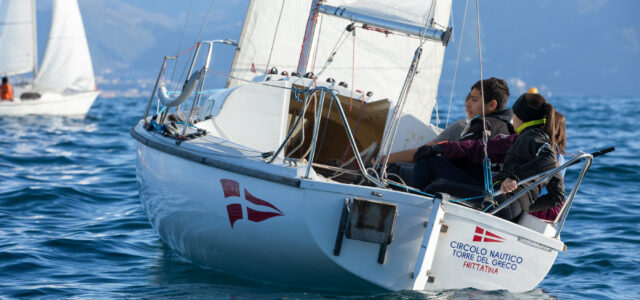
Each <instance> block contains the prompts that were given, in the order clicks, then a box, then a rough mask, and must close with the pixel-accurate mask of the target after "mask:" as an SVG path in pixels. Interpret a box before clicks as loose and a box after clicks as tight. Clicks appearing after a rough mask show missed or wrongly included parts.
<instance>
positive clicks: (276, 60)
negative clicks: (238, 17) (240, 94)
mask: <svg viewBox="0 0 640 300" xmlns="http://www.w3.org/2000/svg"><path fill="white" fill-rule="evenodd" d="M283 2H284V5H283ZM310 5H311V1H310V0H302V1H301V0H280V1H264V0H252V1H251V3H250V4H249V8H248V10H247V16H246V18H245V22H244V28H243V30H242V35H241V36H240V39H239V40H238V52H237V53H236V57H235V60H234V63H233V66H232V67H231V74H230V75H231V78H232V79H230V80H229V86H236V85H238V84H242V83H243V81H241V80H236V79H233V78H234V77H235V78H240V79H245V80H251V79H252V78H253V77H255V76H256V75H259V74H264V73H266V71H267V68H268V67H269V68H270V67H273V66H275V67H277V68H278V69H279V70H280V71H287V72H289V73H291V72H294V71H295V70H296V68H297V66H298V59H299V57H300V47H301V45H302V40H303V37H304V31H305V24H306V22H307V17H308V16H309V10H310ZM281 12H282V15H281ZM278 20H280V22H278ZM276 31H277V32H276ZM267 63H268V64H269V66H267Z"/></svg>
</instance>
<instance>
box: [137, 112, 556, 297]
mask: <svg viewBox="0 0 640 300" xmlns="http://www.w3.org/2000/svg"><path fill="white" fill-rule="evenodd" d="M132 135H133V136H134V137H135V138H136V139H137V140H138V141H139V143H138V149H137V170H136V173H137V177H138V184H139V190H140V198H141V202H142V206H143V208H144V210H145V212H146V213H147V215H148V217H149V220H150V223H151V225H152V226H153V227H154V228H155V229H156V230H157V231H158V233H159V235H160V237H161V238H162V240H163V241H164V242H165V243H166V244H167V245H168V246H169V247H171V248H172V249H174V250H176V251H177V252H179V253H180V254H181V255H183V256H184V257H185V258H187V259H189V260H191V261H194V262H196V263H198V264H201V265H205V266H208V267H211V268H214V269H217V270H220V271H223V272H225V273H230V274H233V275H236V276H241V277H246V278H251V279H254V280H258V281H265V282H273V283H277V284H284V285H291V286H300V287H305V288H311V289H329V290H355V291H372V290H376V289H384V290H394V291H395V290H408V289H418V290H441V289H458V288H468V287H471V288H477V289H483V290H499V289H505V290H509V291H512V292H522V291H527V290H531V289H533V288H534V287H535V286H536V285H537V284H538V283H539V282H540V281H542V279H543V278H544V277H545V275H546V274H547V273H548V271H549V269H550V268H551V266H552V265H553V262H554V261H555V258H556V256H557V253H558V251H563V247H564V244H563V243H562V242H561V241H559V240H558V239H554V238H553V235H554V234H555V232H554V231H553V230H552V228H551V227H550V226H549V225H547V224H545V223H544V222H542V221H540V220H537V219H535V218H523V221H521V222H526V224H525V226H526V227H525V226H521V225H518V224H514V223H511V222H508V221H505V220H502V219H499V218H496V217H494V216H492V215H489V214H486V213H482V212H480V211H476V210H472V209H470V208H467V207H464V206H460V205H457V204H452V203H443V204H442V206H438V207H434V208H432V206H433V203H434V201H433V199H431V198H428V197H422V196H419V195H414V194H408V193H402V192H397V191H391V190H385V189H378V188H374V187H366V186H356V185H349V184H341V183H336V182H327V181H326V180H324V179H318V177H317V176H316V175H315V174H311V175H312V176H310V177H311V178H315V179H303V178H302V177H303V176H302V174H304V169H305V167H306V166H289V165H284V164H277V163H274V164H267V163H265V162H264V161H263V160H262V159H256V158H254V159H248V158H246V157H245V158H234V157H231V156H233V155H232V154H236V156H237V154H238V151H239V150H238V148H237V147H236V148H226V147H224V146H220V145H221V144H216V143H211V142H209V143H206V142H198V141H199V140H198V139H196V140H193V141H190V142H186V143H183V144H182V145H181V146H179V147H177V146H175V140H173V139H169V138H165V137H162V136H161V135H160V134H157V133H152V132H149V131H147V130H145V129H144V128H143V127H142V125H141V123H140V124H138V125H137V126H136V127H134V128H133V129H132ZM247 170H252V171H247ZM203 179H204V180H203ZM225 185H226V188H225V187H224V186H225ZM225 193H226V194H225ZM248 194H249V196H247V195H248ZM354 197H357V198H363V199H369V200H374V201H379V202H384V203H390V204H394V205H397V219H396V222H395V227H394V231H393V240H392V242H391V243H390V244H389V245H388V247H387V252H386V260H385V262H384V264H380V263H378V261H377V258H378V254H379V250H380V245H379V244H375V243H370V242H364V241H359V240H353V239H348V238H346V237H345V238H344V239H343V242H342V247H341V251H340V254H339V255H338V256H335V255H334V254H333V253H334V252H333V251H334V247H335V245H336V236H337V233H338V228H339V224H340V218H341V212H342V210H343V206H344V202H345V198H354ZM255 198H258V199H260V200H262V201H255ZM250 199H254V201H249V200H250ZM266 203H268V204H266ZM432 209H437V210H438V211H439V212H441V215H440V217H441V219H442V221H438V222H434V223H437V227H436V230H435V231H434V232H435V234H434V236H435V238H434V239H433V240H432V243H430V244H429V245H426V246H427V247H426V249H427V256H426V259H425V260H424V262H426V266H427V267H428V268H427V270H426V271H425V272H420V274H422V273H424V275H426V276H427V277H425V278H428V280H427V281H423V282H422V283H421V282H417V281H416V280H415V278H414V276H413V273H414V269H416V265H417V264H418V265H421V264H422V263H423V260H422V259H419V257H420V256H419V253H420V249H421V244H423V240H424V243H425V244H426V242H427V241H428V230H427V229H428V228H426V226H425V222H427V221H428V220H429V218H430V215H431V214H430V213H431V211H432ZM250 211H252V212H250ZM252 213H253V215H252ZM441 225H443V227H445V228H446V229H443V228H440V226H441ZM444 225H446V226H444ZM527 227H528V228H527ZM534 229H535V230H534ZM494 235H495V236H498V237H497V238H496V237H493V236H494ZM429 251H432V252H433V255H431V256H429ZM434 251H435V252H434ZM423 271H424V270H423ZM427 271H428V273H427ZM423 277H424V276H423ZM425 278H423V279H425ZM425 280H426V279H425ZM416 282H417V283H416ZM416 286H417V287H416Z"/></svg>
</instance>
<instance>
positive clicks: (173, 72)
mask: <svg viewBox="0 0 640 300" xmlns="http://www.w3.org/2000/svg"><path fill="white" fill-rule="evenodd" d="M193 1H194V0H191V4H190V5H189V11H188V12H187V19H186V20H185V22H184V28H183V29H182V36H181V37H180V44H178V50H177V51H176V53H180V50H181V49H182V42H183V41H184V36H185V34H186V33H187V25H189V19H190V18H191V8H193ZM178 57H179V56H178V55H176V62H175V63H174V64H173V71H171V78H170V79H169V81H171V82H173V75H174V74H175V73H176V66H177V65H178ZM181 77H182V75H181Z"/></svg>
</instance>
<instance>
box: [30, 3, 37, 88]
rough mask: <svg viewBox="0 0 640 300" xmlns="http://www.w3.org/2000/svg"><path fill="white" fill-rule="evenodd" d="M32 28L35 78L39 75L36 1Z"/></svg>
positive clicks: (32, 14)
mask: <svg viewBox="0 0 640 300" xmlns="http://www.w3.org/2000/svg"><path fill="white" fill-rule="evenodd" d="M31 27H32V28H33V30H32V38H33V78H36V75H38V33H37V31H36V30H37V26H36V0H31Z"/></svg>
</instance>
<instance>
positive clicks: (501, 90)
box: [471, 77, 509, 110]
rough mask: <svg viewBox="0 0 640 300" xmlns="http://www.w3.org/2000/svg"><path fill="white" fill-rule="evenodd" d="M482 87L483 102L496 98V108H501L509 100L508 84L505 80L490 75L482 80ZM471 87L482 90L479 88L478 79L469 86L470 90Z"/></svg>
mask: <svg viewBox="0 0 640 300" xmlns="http://www.w3.org/2000/svg"><path fill="white" fill-rule="evenodd" d="M482 88H483V89H484V103H489V102H491V100H496V102H498V106H497V109H498V110H502V109H504V108H505V107H506V106H507V100H509V86H507V82H506V81H504V80H502V79H500V78H495V77H491V78H489V79H485V80H482ZM473 89H477V90H478V91H482V89H481V88H480V80H478V82H476V83H475V84H474V85H473V86H472V87H471V90H473Z"/></svg>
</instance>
